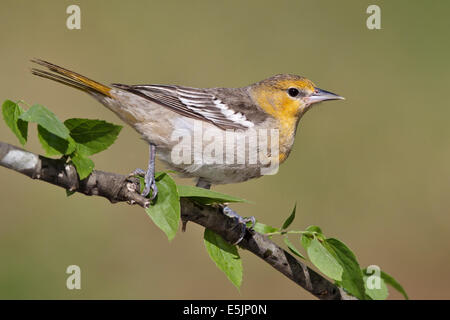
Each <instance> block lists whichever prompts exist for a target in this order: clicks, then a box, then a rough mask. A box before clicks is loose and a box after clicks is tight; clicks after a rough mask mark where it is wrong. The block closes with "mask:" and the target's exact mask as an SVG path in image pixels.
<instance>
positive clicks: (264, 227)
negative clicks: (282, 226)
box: [253, 222, 278, 234]
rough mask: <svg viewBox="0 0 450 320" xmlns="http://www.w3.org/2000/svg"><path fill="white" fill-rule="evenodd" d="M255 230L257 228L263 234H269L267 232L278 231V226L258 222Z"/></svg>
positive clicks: (254, 228)
mask: <svg viewBox="0 0 450 320" xmlns="http://www.w3.org/2000/svg"><path fill="white" fill-rule="evenodd" d="M253 230H255V231H256V232H259V233H262V234H267V233H272V232H277V231H278V228H275V227H271V226H268V225H266V224H264V223H260V222H256V223H255V226H254V227H253Z"/></svg>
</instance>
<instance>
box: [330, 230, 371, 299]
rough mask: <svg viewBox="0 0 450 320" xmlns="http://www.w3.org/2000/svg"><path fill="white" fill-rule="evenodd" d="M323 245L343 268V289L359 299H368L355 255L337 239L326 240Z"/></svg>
mask: <svg viewBox="0 0 450 320" xmlns="http://www.w3.org/2000/svg"><path fill="white" fill-rule="evenodd" d="M323 244H324V246H325V247H326V249H327V250H328V251H329V252H330V253H332V254H333V256H335V258H337V259H338V261H339V263H340V265H341V266H342V267H343V273H342V282H341V285H342V287H343V288H344V289H345V290H346V291H347V292H348V293H350V294H351V295H353V296H355V297H357V298H358V299H361V300H362V299H366V298H367V297H366V294H365V291H366V290H365V286H364V280H363V274H362V271H361V268H360V266H359V263H358V261H357V260H356V257H355V255H354V253H353V252H352V251H351V250H350V249H349V248H348V247H347V246H346V245H345V244H344V243H343V242H341V241H339V240H337V239H333V238H330V239H326V240H325V241H324V242H323Z"/></svg>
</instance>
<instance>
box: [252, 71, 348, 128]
mask: <svg viewBox="0 0 450 320" xmlns="http://www.w3.org/2000/svg"><path fill="white" fill-rule="evenodd" d="M250 94H251V95H252V97H253V99H254V100H255V102H256V103H257V104H258V106H259V107H260V108H262V109H263V110H264V111H265V112H267V113H268V114H270V115H272V116H273V117H275V118H276V119H278V120H280V121H286V122H291V121H296V120H297V119H298V118H299V117H300V116H301V115H302V114H303V113H305V112H306V111H307V110H308V109H309V108H310V107H311V106H312V105H313V104H314V103H318V102H321V101H326V100H339V99H344V98H343V97H341V96H339V95H337V94H334V93H331V92H329V91H326V90H322V89H319V88H317V87H316V86H315V85H314V83H313V82H312V81H310V80H308V79H306V78H304V77H301V76H296V75H290V74H280V75H276V76H273V77H271V78H268V79H266V80H263V81H261V82H258V83H255V84H254V85H252V86H250Z"/></svg>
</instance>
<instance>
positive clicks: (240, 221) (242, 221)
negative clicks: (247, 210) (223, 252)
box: [223, 206, 256, 245]
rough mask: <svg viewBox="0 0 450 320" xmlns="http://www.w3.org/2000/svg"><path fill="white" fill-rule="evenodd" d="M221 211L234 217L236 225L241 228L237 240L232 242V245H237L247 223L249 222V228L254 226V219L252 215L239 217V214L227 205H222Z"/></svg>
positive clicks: (242, 236)
mask: <svg viewBox="0 0 450 320" xmlns="http://www.w3.org/2000/svg"><path fill="white" fill-rule="evenodd" d="M223 213H224V214H225V215H227V216H228V217H230V218H233V219H236V220H237V222H238V225H237V226H236V227H239V228H241V234H240V236H239V238H238V240H237V241H235V242H234V243H233V245H237V244H239V242H241V241H242V239H244V236H245V233H246V231H247V223H249V222H250V223H251V225H250V226H249V229H250V230H251V229H253V227H254V226H255V223H256V219H255V217H253V216H251V217H248V218H244V217H241V216H240V215H239V214H237V212H236V211H234V210H232V209H231V208H230V207H228V206H225V207H223Z"/></svg>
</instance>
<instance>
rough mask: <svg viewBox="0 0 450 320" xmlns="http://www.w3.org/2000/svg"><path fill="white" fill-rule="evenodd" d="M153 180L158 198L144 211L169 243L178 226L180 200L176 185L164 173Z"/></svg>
mask: <svg viewBox="0 0 450 320" xmlns="http://www.w3.org/2000/svg"><path fill="white" fill-rule="evenodd" d="M155 178H156V187H157V188H158V196H157V197H156V201H155V202H154V204H153V205H151V206H150V207H149V208H147V209H145V211H146V212H147V214H148V215H149V216H150V218H151V219H152V220H153V222H154V223H155V224H156V225H157V226H158V227H159V228H160V229H161V230H162V231H164V233H165V234H166V235H167V238H169V241H171V240H172V239H173V238H174V237H175V234H176V233H177V230H178V226H179V224H180V198H179V196H178V192H177V185H176V184H175V182H174V181H173V179H172V178H171V177H170V176H169V175H168V174H166V173H160V174H159V175H157V176H155Z"/></svg>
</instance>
